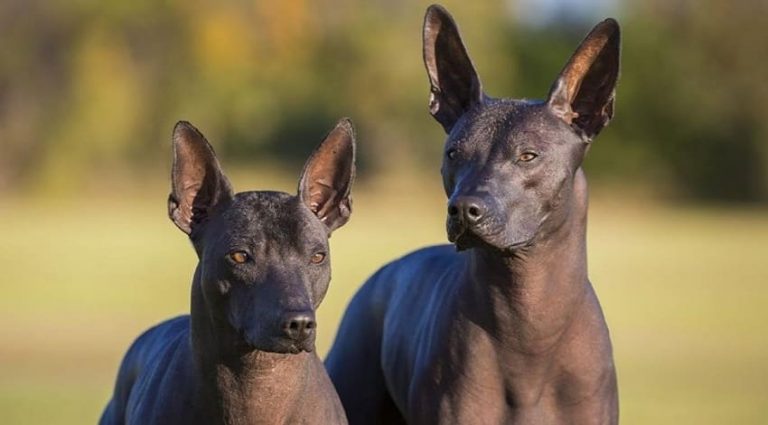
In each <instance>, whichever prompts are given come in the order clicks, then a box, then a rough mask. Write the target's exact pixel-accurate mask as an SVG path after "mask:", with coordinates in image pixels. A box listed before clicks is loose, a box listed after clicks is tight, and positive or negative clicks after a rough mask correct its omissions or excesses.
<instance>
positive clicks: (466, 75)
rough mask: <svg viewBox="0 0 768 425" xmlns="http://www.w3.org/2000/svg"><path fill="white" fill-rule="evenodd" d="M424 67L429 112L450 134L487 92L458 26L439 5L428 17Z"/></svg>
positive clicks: (425, 31) (425, 26)
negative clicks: (428, 90) (462, 117)
mask: <svg viewBox="0 0 768 425" xmlns="http://www.w3.org/2000/svg"><path fill="white" fill-rule="evenodd" d="M424 65H425V66H426V67H427V75H428V76H429V84H430V98H429V112H430V113H431V114H432V116H433V117H435V119H436V120H437V121H438V122H439V123H440V124H442V125H443V128H444V129H445V132H446V133H450V131H451V128H453V125H454V124H455V123H456V121H457V120H458V119H459V117H461V116H462V115H463V114H464V112H466V111H467V110H469V109H470V108H471V107H472V106H473V105H475V104H477V103H480V102H481V101H482V99H483V88H482V85H481V84H480V78H479V77H478V75H477V72H476V71H475V67H474V66H473V65H472V61H471V60H470V59H469V55H468V54H467V49H466V48H465V47H464V43H463V42H462V41H461V35H460V34H459V29H458V27H457V26H456V22H454V20H453V18H452V17H451V15H450V14H449V13H448V11H446V10H445V9H444V8H443V7H442V6H439V5H434V4H433V5H432V6H429V8H428V9H427V14H426V16H425V17H424Z"/></svg>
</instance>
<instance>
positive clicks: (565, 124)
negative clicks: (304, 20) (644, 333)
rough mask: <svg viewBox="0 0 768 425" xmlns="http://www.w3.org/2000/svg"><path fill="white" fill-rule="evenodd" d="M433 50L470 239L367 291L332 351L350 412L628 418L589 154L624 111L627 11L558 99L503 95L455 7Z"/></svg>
mask: <svg viewBox="0 0 768 425" xmlns="http://www.w3.org/2000/svg"><path fill="white" fill-rule="evenodd" d="M424 61H425V64H426V68H427V73H428V76H429V81H430V85H431V98H430V105H429V107H430V112H431V113H432V115H433V116H434V118H435V119H436V120H437V121H438V122H439V123H440V124H441V125H442V126H443V128H444V129H445V131H446V133H447V134H448V137H447V140H446V142H445V150H444V158H443V166H442V176H443V183H444V187H445V193H446V195H447V197H448V208H447V210H448V211H447V225H446V227H447V233H448V239H449V240H450V241H451V242H453V243H454V244H455V249H454V247H452V246H450V245H446V246H437V247H431V248H425V249H422V250H419V251H416V252H414V253H411V254H409V255H406V256H405V257H403V258H401V259H399V260H397V261H394V262H392V263H390V264H388V265H386V266H384V267H383V268H381V269H380V270H379V271H378V272H376V273H375V274H374V275H373V276H372V277H371V278H370V279H369V280H368V281H367V282H366V283H365V285H364V286H363V287H362V288H361V289H360V290H359V292H358V293H357V294H356V296H355V297H354V298H353V300H352V302H351V304H350V306H349V308H348V310H347V312H346V314H345V316H344V319H343V321H342V324H341V327H340V329H339V332H338V335H337V337H336V341H335V343H334V346H333V348H332V350H331V352H330V354H329V357H328V359H327V360H326V366H327V367H328V370H329V374H330V376H331V379H332V380H333V383H334V384H335V386H336V388H337V390H338V392H339V396H340V398H341V401H342V403H343V405H344V408H345V410H346V412H347V415H348V417H349V420H350V423H351V424H371V423H380V424H396V423H404V422H407V423H410V424H566V423H567V424H615V423H617V422H618V395H617V383H616V373H615V369H614V363H613V357H612V348H611V342H610V339H609V334H608V328H607V326H606V323H605V320H604V318H603V313H602V310H601V308H600V304H599V302H598V300H597V297H596V295H595V292H594V290H593V288H592V285H591V283H590V281H589V279H588V277H587V254H586V223H587V185H586V180H585V177H584V173H583V172H582V169H581V163H582V160H583V159H584V156H585V154H586V152H587V150H588V149H589V147H590V146H591V143H592V141H593V139H594V138H595V136H597V135H598V133H599V132H600V131H601V130H602V129H603V127H604V126H605V125H606V124H607V123H608V121H609V120H610V119H611V118H612V116H613V107H614V90H615V85H616V82H617V78H618V73H619V26H618V24H617V23H616V21H614V20H612V19H607V20H605V21H603V22H601V23H599V24H598V25H597V26H596V27H595V28H594V29H593V30H592V31H591V32H590V33H589V35H587V37H586V38H585V39H584V41H583V42H582V43H581V44H580V45H579V47H578V48H577V49H576V51H575V53H574V54H573V56H572V57H571V58H570V60H569V61H568V62H567V63H566V65H565V67H564V68H563V70H562V71H561V72H560V74H559V75H558V76H557V77H556V79H555V81H554V84H553V85H552V87H551V89H550V92H549V96H548V97H547V99H546V100H544V101H532V100H515V99H495V98H491V97H488V96H487V95H486V94H485V93H484V92H483V90H482V86H481V83H480V79H479V78H478V75H477V73H476V72H475V69H474V66H473V65H472V62H471V61H470V59H469V56H468V54H467V51H466V48H465V47H464V44H463V42H462V40H461V38H460V36H459V32H458V29H457V26H456V24H455V22H454V21H453V19H452V18H451V16H450V15H449V14H448V12H446V11H445V10H444V9H443V8H442V7H440V6H431V7H430V8H429V9H428V10H427V14H426V19H425V22H424Z"/></svg>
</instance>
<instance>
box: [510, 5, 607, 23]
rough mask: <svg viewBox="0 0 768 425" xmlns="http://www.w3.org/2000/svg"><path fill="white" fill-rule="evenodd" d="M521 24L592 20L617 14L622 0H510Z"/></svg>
mask: <svg viewBox="0 0 768 425" xmlns="http://www.w3.org/2000/svg"><path fill="white" fill-rule="evenodd" d="M508 3H509V4H510V5H511V7H512V8H513V10H514V11H515V15H516V16H517V21H518V23H520V24H521V25H526V26H532V27H543V26H546V25H552V24H554V23H555V22H556V21H565V22H569V21H570V22H591V21H594V20H596V19H601V18H604V17H608V16H614V17H615V16H616V14H617V13H618V12H619V8H620V6H621V5H620V3H621V0H508Z"/></svg>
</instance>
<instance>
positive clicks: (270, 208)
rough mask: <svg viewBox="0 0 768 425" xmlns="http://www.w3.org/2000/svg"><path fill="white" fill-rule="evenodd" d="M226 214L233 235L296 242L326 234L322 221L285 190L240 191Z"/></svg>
mask: <svg viewBox="0 0 768 425" xmlns="http://www.w3.org/2000/svg"><path fill="white" fill-rule="evenodd" d="M223 218H224V221H225V223H226V226H227V227H228V231H227V233H228V234H229V236H230V238H233V239H257V240H267V241H270V242H274V243H277V244H281V245H284V246H295V245H297V244H298V242H299V241H301V240H303V239H307V238H309V237H312V236H313V235H314V236H316V237H317V238H319V239H322V238H324V237H325V234H324V232H323V226H322V224H321V223H320V222H319V220H317V218H316V217H315V216H314V215H313V214H312V213H311V212H310V211H309V209H308V208H306V207H305V206H304V205H303V204H302V203H301V201H300V200H299V198H298V197H296V196H293V195H289V194H287V193H282V192H268V191H262V192H242V193H238V194H237V195H235V199H234V201H233V203H232V205H231V206H230V207H229V208H228V209H227V211H226V212H225V214H224V217H223Z"/></svg>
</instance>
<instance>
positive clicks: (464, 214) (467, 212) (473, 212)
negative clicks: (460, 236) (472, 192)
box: [448, 196, 488, 226]
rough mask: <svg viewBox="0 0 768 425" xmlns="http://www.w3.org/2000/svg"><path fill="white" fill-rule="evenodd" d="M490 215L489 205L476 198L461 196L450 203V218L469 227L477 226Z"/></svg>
mask: <svg viewBox="0 0 768 425" xmlns="http://www.w3.org/2000/svg"><path fill="white" fill-rule="evenodd" d="M487 213H488V205H487V204H486V203H485V202H484V201H483V200H482V199H481V198H478V197H475V196H460V197H457V198H454V199H452V200H451V201H450V202H449V203H448V217H449V218H451V219H453V220H459V221H461V222H462V223H464V224H465V225H467V226H476V225H477V224H479V223H480V222H481V221H482V220H483V219H484V218H485V216H486V214H487Z"/></svg>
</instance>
